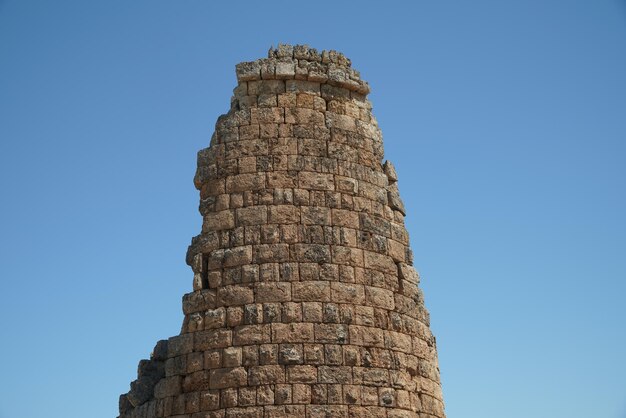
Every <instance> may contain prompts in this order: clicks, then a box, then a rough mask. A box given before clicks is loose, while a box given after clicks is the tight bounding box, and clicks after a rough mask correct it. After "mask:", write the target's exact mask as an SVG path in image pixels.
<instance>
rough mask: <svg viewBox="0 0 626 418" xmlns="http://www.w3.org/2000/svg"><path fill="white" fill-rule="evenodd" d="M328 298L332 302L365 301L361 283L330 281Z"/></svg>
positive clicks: (355, 302)
mask: <svg viewBox="0 0 626 418" xmlns="http://www.w3.org/2000/svg"><path fill="white" fill-rule="evenodd" d="M330 294H331V295H330V298H331V300H332V301H333V302H339V303H354V304H363V303H365V288H364V287H363V285H359V284H350V283H341V282H331V284H330Z"/></svg>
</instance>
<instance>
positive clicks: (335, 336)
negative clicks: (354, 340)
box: [315, 324, 349, 344]
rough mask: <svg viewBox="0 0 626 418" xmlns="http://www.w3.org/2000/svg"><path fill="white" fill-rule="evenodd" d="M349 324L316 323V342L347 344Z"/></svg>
mask: <svg viewBox="0 0 626 418" xmlns="http://www.w3.org/2000/svg"><path fill="white" fill-rule="evenodd" d="M348 335H349V332H348V326H347V325H344V324H315V342H318V343H335V344H346V343H347V342H348Z"/></svg>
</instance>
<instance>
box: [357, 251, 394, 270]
mask: <svg viewBox="0 0 626 418" xmlns="http://www.w3.org/2000/svg"><path fill="white" fill-rule="evenodd" d="M363 258H364V265H365V268H368V269H374V270H378V271H381V272H383V273H387V274H394V275H395V274H396V273H397V271H398V268H397V267H396V263H395V262H394V261H393V259H392V258H391V257H389V256H387V255H383V254H377V253H374V252H372V251H363Z"/></svg>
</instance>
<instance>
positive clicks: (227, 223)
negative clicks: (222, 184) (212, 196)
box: [202, 210, 235, 232]
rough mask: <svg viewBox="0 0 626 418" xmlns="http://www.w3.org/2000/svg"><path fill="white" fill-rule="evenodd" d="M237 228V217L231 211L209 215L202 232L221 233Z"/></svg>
mask: <svg viewBox="0 0 626 418" xmlns="http://www.w3.org/2000/svg"><path fill="white" fill-rule="evenodd" d="M234 227H235V216H234V214H233V211H231V210H223V211H220V212H212V213H207V214H206V215H205V216H204V222H203V223H202V232H209V231H221V230H224V229H232V228H234Z"/></svg>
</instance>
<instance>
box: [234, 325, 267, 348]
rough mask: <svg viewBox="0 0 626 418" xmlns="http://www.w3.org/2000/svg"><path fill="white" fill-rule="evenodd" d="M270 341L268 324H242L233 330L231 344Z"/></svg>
mask: <svg viewBox="0 0 626 418" xmlns="http://www.w3.org/2000/svg"><path fill="white" fill-rule="evenodd" d="M270 341H271V328H270V324H263V325H261V324H257V325H242V326H239V327H236V328H235V329H234V330H233V345H236V346H239V345H249V344H264V343H269V342H270Z"/></svg>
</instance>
